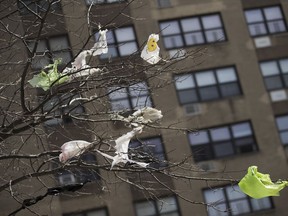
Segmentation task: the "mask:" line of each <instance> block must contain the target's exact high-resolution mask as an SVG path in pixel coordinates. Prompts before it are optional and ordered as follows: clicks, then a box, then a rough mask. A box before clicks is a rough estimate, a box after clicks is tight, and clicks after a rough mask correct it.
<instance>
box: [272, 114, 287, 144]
mask: <svg viewBox="0 0 288 216" xmlns="http://www.w3.org/2000/svg"><path fill="white" fill-rule="evenodd" d="M282 117H287V118H288V113H286V114H284V115H277V116H275V124H276V127H277V131H278V136H279V139H280V142H281V144H282V146H283V147H284V148H288V143H283V142H282V139H281V133H282V132H284V133H288V128H287V129H283V130H280V128H279V125H278V122H277V119H278V118H282ZM287 125H288V122H287Z"/></svg>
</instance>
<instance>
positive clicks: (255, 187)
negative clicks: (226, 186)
mask: <svg viewBox="0 0 288 216" xmlns="http://www.w3.org/2000/svg"><path fill="white" fill-rule="evenodd" d="M238 185H239V187H240V189H241V190H242V192H243V193H245V194H247V195H249V196H250V197H252V198H255V199H260V198H264V197H268V196H279V191H280V190H282V189H283V188H284V187H286V186H288V181H281V180H278V181H277V182H276V183H273V182H272V181H271V179H270V175H269V174H262V173H260V172H258V171H257V166H250V167H249V168H248V173H247V174H246V175H245V176H244V178H242V179H241V181H240V182H239V184H238Z"/></svg>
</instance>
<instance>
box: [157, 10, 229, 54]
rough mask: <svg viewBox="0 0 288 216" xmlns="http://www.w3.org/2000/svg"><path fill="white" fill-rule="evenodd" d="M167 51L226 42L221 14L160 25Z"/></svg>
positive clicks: (165, 22) (172, 21)
mask: <svg viewBox="0 0 288 216" xmlns="http://www.w3.org/2000/svg"><path fill="white" fill-rule="evenodd" d="M159 25H160V30H161V35H162V37H163V42H164V46H165V48H166V49H177V48H182V47H187V46H194V45H198V44H206V43H214V42H219V41H225V40H226V36H225V32H224V27H223V24H222V20H221V16H220V14H210V15H203V16H198V17H190V18H183V19H178V20H169V21H162V22H160V23H159Z"/></svg>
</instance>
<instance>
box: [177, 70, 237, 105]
mask: <svg viewBox="0 0 288 216" xmlns="http://www.w3.org/2000/svg"><path fill="white" fill-rule="evenodd" d="M174 80H175V85H176V90H177V94H178V99H179V102H180V104H189V103H195V102H200V101H209V100H216V99H220V98H227V97H232V96H236V95H241V94H242V92H241V88H240V84H239V81H238V77H237V73H236V69H235V68H234V67H227V68H219V69H214V70H209V71H202V72H195V73H190V74H184V75H176V76H174Z"/></svg>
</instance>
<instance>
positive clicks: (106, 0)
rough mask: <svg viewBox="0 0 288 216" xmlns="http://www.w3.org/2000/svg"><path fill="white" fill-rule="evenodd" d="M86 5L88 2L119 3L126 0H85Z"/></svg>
mask: <svg viewBox="0 0 288 216" xmlns="http://www.w3.org/2000/svg"><path fill="white" fill-rule="evenodd" d="M85 1H86V4H87V5H90V4H109V3H117V2H118V3H119V2H125V1H126V0H85Z"/></svg>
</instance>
